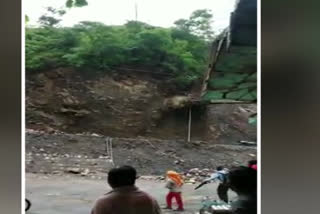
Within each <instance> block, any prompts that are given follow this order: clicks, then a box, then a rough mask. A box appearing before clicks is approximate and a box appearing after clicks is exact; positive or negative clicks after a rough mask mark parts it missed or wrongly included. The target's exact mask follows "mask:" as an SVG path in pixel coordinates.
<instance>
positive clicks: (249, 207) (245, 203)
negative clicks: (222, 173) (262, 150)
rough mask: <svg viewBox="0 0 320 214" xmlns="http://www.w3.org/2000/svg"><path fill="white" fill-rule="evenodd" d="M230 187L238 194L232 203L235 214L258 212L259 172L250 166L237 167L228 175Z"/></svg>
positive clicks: (253, 213)
mask: <svg viewBox="0 0 320 214" xmlns="http://www.w3.org/2000/svg"><path fill="white" fill-rule="evenodd" d="M228 183H229V185H230V188H231V189H232V190H233V191H235V192H236V193H237V194H238V200H237V201H235V202H233V203H232V210H233V214H257V172H256V170H254V169H252V168H250V167H237V168H234V169H232V170H231V171H230V173H229V176H228Z"/></svg>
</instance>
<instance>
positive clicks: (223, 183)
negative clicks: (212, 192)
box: [195, 166, 229, 203]
mask: <svg viewBox="0 0 320 214" xmlns="http://www.w3.org/2000/svg"><path fill="white" fill-rule="evenodd" d="M227 175H228V169H226V168H223V167H222V166H218V167H217V169H216V171H215V172H214V173H213V174H212V175H211V177H210V178H207V179H205V180H204V181H203V182H202V183H201V184H200V185H198V186H197V187H196V188H195V189H199V188H200V187H201V186H203V185H205V184H208V183H210V182H212V181H215V180H218V181H219V185H218V188H217V193H218V196H219V198H220V199H221V200H222V201H224V202H226V203H228V201H229V198H228V190H229V185H228V182H227Z"/></svg>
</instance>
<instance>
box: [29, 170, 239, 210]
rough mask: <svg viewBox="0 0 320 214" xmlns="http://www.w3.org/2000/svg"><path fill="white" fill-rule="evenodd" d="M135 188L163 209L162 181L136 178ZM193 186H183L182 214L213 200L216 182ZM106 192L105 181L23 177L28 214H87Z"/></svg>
mask: <svg viewBox="0 0 320 214" xmlns="http://www.w3.org/2000/svg"><path fill="white" fill-rule="evenodd" d="M137 186H138V187H139V188H141V189H142V190H144V191H146V192H148V193H149V194H151V195H152V196H153V197H155V198H156V199H157V200H158V202H159V204H160V206H161V207H164V206H165V195H166V193H167V189H165V188H164V182H160V181H154V180H142V179H139V180H138V181H137ZM194 187H195V185H192V184H185V185H184V188H183V200H184V203H185V209H186V211H185V212H183V214H193V213H196V211H197V210H198V209H199V207H200V206H201V205H200V203H201V198H202V197H203V196H206V195H210V196H214V197H217V194H216V187H217V183H211V184H208V185H206V186H205V187H202V188H200V189H199V190H196V191H195V190H193V189H194ZM109 190H110V188H109V186H108V185H107V182H106V181H105V180H94V179H89V178H86V177H80V176H69V177H68V176H66V175H59V176H58V175H57V176H45V175H39V174H30V173H27V174H26V197H27V198H28V199H30V200H31V202H32V207H31V209H30V210H29V211H28V214H90V210H91V207H92V205H93V203H94V202H95V199H96V198H98V197H99V196H101V195H103V194H104V193H105V192H107V191H109ZM230 195H231V199H232V198H235V195H234V193H233V192H231V194H230ZM163 213H168V212H163ZM180 213H181V212H180Z"/></svg>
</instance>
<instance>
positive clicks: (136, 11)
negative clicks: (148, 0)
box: [134, 2, 138, 22]
mask: <svg viewBox="0 0 320 214" xmlns="http://www.w3.org/2000/svg"><path fill="white" fill-rule="evenodd" d="M134 10H135V15H136V22H137V21H138V4H137V2H136V3H135V4H134Z"/></svg>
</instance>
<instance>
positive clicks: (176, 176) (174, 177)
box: [167, 170, 183, 186]
mask: <svg viewBox="0 0 320 214" xmlns="http://www.w3.org/2000/svg"><path fill="white" fill-rule="evenodd" d="M167 177H168V178H169V179H171V180H172V181H174V182H175V183H176V184H177V185H178V186H182V185H183V179H182V177H181V176H180V174H179V173H177V172H175V171H172V170H169V171H167Z"/></svg>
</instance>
